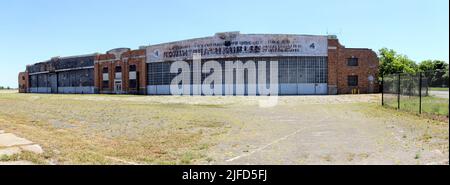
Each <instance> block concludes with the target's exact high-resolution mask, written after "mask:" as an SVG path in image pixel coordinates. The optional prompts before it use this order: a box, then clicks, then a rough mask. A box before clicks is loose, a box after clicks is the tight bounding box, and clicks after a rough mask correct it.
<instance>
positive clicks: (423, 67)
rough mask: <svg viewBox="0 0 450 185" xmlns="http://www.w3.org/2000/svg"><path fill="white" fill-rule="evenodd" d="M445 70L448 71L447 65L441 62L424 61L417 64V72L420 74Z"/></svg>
mask: <svg viewBox="0 0 450 185" xmlns="http://www.w3.org/2000/svg"><path fill="white" fill-rule="evenodd" d="M445 69H448V64H447V63H446V62H444V61H441V60H424V61H422V62H420V64H419V70H420V71H421V72H424V71H436V70H445Z"/></svg>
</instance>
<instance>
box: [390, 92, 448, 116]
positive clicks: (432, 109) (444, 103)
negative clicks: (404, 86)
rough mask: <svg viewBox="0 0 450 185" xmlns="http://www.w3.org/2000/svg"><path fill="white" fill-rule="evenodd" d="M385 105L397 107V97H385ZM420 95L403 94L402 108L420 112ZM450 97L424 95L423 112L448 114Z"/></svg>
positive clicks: (401, 98) (401, 99)
mask: <svg viewBox="0 0 450 185" xmlns="http://www.w3.org/2000/svg"><path fill="white" fill-rule="evenodd" d="M385 100H386V101H385V105H387V106H388V107H392V108H397V99H396V97H393V98H391V99H385ZM419 103H420V100H419V97H417V96H401V97H400V110H405V111H409V112H415V113H419V108H420V107H419ZM448 106H449V99H445V98H439V97H435V96H426V97H422V113H428V114H434V115H440V116H447V115H448Z"/></svg>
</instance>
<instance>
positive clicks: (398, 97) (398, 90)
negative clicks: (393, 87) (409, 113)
mask: <svg viewBox="0 0 450 185" xmlns="http://www.w3.org/2000/svg"><path fill="white" fill-rule="evenodd" d="M397 109H399V110H400V73H399V74H398V87H397Z"/></svg>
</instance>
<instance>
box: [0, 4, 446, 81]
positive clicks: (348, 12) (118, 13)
mask: <svg viewBox="0 0 450 185" xmlns="http://www.w3.org/2000/svg"><path fill="white" fill-rule="evenodd" d="M448 3H449V2H448V0H430V1H427V0H317V1H312V0H308V1H299V0H291V1H289V0H272V1H264V0H259V1H257V0H247V1H245V0H227V1H213V0H191V1H187V0H184V1H183V0H159V1H158V0H154V1H150V0H127V1H123V0H3V1H0V56H1V59H0V85H2V86H11V87H17V73H18V72H19V71H23V70H25V65H27V64H32V63H35V62H39V61H43V60H46V59H49V58H51V57H53V56H70V55H78V54H88V53H94V52H105V51H107V50H109V49H112V48H117V47H130V48H138V47H139V46H141V45H148V44H157V43H162V42H169V41H176V40H182V39H189V38H196V37H204V36H211V35H213V34H214V33H216V32H224V31H240V32H241V33H293V34H317V35H322V34H327V33H330V34H335V35H337V36H338V38H339V39H340V41H341V43H342V44H344V45H345V46H346V47H365V48H371V49H373V50H378V49H380V48H382V47H388V48H392V49H395V50H396V51H398V52H399V53H403V54H406V55H408V56H409V57H410V58H411V59H413V60H415V61H421V60H424V59H440V60H445V61H448V59H449V54H448V50H449V9H448V7H449V4H448Z"/></svg>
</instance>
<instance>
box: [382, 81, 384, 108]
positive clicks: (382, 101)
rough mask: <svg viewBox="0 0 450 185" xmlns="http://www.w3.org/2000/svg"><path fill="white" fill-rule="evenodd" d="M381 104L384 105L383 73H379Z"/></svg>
mask: <svg viewBox="0 0 450 185" xmlns="http://www.w3.org/2000/svg"><path fill="white" fill-rule="evenodd" d="M381 106H384V74H381Z"/></svg>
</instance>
